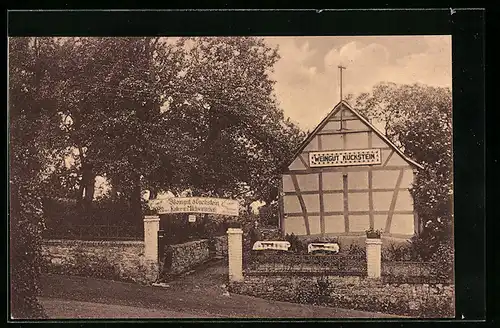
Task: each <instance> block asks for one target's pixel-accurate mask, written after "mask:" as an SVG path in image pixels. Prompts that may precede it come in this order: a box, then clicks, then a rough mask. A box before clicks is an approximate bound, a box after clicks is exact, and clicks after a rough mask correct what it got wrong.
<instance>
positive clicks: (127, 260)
mask: <svg viewBox="0 0 500 328" xmlns="http://www.w3.org/2000/svg"><path fill="white" fill-rule="evenodd" d="M42 255H43V259H44V270H45V272H50V273H60V274H69V275H80V276H90V277H96V278H104V279H114V280H123V281H133V282H140V283H148V282H152V281H155V280H156V278H157V275H158V266H157V263H151V262H150V261H147V260H146V259H145V257H144V242H143V241H83V240H44V241H43V243H42Z"/></svg>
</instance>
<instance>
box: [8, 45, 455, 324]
mask: <svg viewBox="0 0 500 328" xmlns="http://www.w3.org/2000/svg"><path fill="white" fill-rule="evenodd" d="M8 120H9V121H8V138H9V157H8V160H9V189H10V191H9V193H10V205H9V206H10V231H9V235H10V236H9V238H10V247H9V251H10V316H11V319H57V320H59V319H144V318H159V319H172V318H191V319H200V318H205V319H206V318H214V319H217V318H232V319H239V318H301V319H304V318H312V319H314V318H341V319H346V318H351V319H352V318H375V319H378V318H389V319H402V318H420V319H422V318H454V317H455V281H454V276H455V272H454V254H455V251H454V232H453V231H454V228H453V227H454V223H453V222H454V213H453V195H454V192H453V191H454V188H453V147H452V140H453V133H452V123H453V122H452V37H451V35H397V36H396V35H371V36H363V35H359V36H352V35H351V36H347V35H345V36H342V35H338V36H227V37H225V36H189V37H187V36H186V37H173V36H143V37H139V36H133V37H124V36H113V37H112V36H64V37H62V36H50V37H49V36H47V37H39V36H33V37H18V36H13V37H9V38H8Z"/></svg>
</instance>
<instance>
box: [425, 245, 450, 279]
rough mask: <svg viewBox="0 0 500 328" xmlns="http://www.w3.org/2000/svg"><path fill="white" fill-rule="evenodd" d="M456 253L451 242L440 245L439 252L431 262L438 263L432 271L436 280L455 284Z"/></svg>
mask: <svg viewBox="0 0 500 328" xmlns="http://www.w3.org/2000/svg"><path fill="white" fill-rule="evenodd" d="M454 253H455V252H454V248H453V244H452V243H451V242H449V243H443V244H441V245H439V247H438V249H437V252H436V253H435V254H433V256H432V257H431V260H432V261H434V262H436V263H437V265H436V266H434V267H433V269H432V273H433V275H434V276H435V277H436V278H438V279H442V280H445V281H447V282H453V277H454V267H455V266H454V263H455V260H454Z"/></svg>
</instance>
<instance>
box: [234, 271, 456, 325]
mask: <svg viewBox="0 0 500 328" xmlns="http://www.w3.org/2000/svg"><path fill="white" fill-rule="evenodd" d="M325 280H326V281H327V283H325V282H324V281H325ZM229 290H230V291H231V292H233V293H237V294H245V295H250V296H255V297H262V298H266V299H271V300H277V301H289V302H297V303H312V304H321V305H326V306H333V307H338V308H346V309H356V310H365V311H372V312H384V313H392V314H398V315H405V316H412V317H421V318H426V317H428V318H430V317H453V316H454V286H453V285H445V284H435V285H432V284H387V283H384V282H383V280H374V279H368V278H364V277H353V276H347V277H338V276H327V277H317V276H297V275H291V276H259V275H252V276H245V280H244V281H243V282H231V283H230V285H229Z"/></svg>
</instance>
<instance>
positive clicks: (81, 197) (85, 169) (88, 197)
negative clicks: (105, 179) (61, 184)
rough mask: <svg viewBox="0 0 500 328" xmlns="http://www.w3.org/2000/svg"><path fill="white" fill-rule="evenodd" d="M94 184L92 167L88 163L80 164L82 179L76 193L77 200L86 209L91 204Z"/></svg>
mask: <svg viewBox="0 0 500 328" xmlns="http://www.w3.org/2000/svg"><path fill="white" fill-rule="evenodd" d="M94 184H95V174H94V173H93V172H92V168H91V167H90V166H89V165H87V164H84V165H83V166H82V179H81V181H80V187H79V190H78V195H77V197H78V198H77V200H78V201H79V202H80V204H81V205H82V207H83V208H84V209H88V208H89V207H90V206H91V205H92V201H93V199H94V192H95V188H94Z"/></svg>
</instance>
